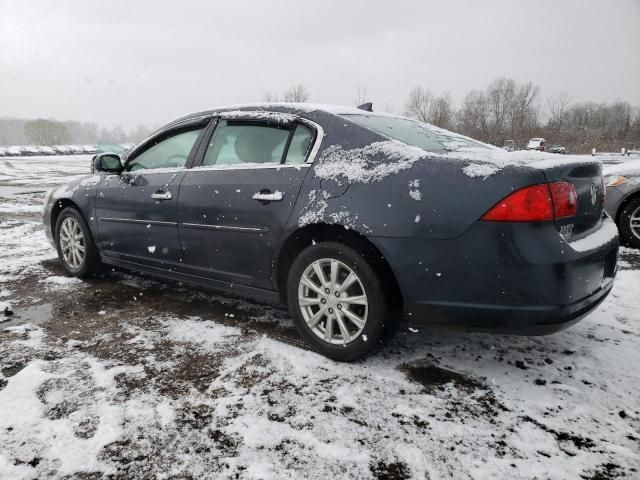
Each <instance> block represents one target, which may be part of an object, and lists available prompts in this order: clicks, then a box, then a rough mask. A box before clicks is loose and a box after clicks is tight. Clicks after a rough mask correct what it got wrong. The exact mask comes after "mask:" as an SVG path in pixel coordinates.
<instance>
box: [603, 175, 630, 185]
mask: <svg viewBox="0 0 640 480" xmlns="http://www.w3.org/2000/svg"><path fill="white" fill-rule="evenodd" d="M605 181H606V182H607V187H617V186H619V185H624V184H625V183H627V179H626V178H624V177H622V176H619V175H616V176H613V177H607V178H605Z"/></svg>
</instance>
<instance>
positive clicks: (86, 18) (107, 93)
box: [0, 0, 640, 127]
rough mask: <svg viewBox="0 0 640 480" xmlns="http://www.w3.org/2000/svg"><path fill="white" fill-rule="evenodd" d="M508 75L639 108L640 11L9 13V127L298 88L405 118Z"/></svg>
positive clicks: (124, 119) (184, 109)
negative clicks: (18, 120) (416, 94)
mask: <svg viewBox="0 0 640 480" xmlns="http://www.w3.org/2000/svg"><path fill="white" fill-rule="evenodd" d="M499 76H507V77H512V78H514V79H516V80H518V81H529V80H531V81H533V82H535V83H536V84H537V85H539V86H540V88H541V93H542V95H543V96H546V95H549V94H555V93H559V92H563V91H566V92H568V93H569V95H570V97H571V99H572V100H574V101H581V100H594V101H611V100H616V99H621V100H628V101H629V102H631V103H632V104H633V105H635V106H640V0H603V1H599V0H553V1H526V2H525V1H515V0H505V1H498V0H496V1H490V0H486V1H451V0H446V1H445V0H438V1H424V0H423V1H399V0H386V1H371V0H369V1H348V0H341V1H330V0H322V1H315V2H308V1H303V0H294V1H277V0H269V1H253V2H251V1H239V0H233V1H216V2H214V1H209V2H205V1H161V0H155V1H127V0H109V1H98V0H94V1H90V0H76V1H61V0H56V1H48V0H40V1H37V0H0V116H15V117H29V118H35V117H45V118H57V119H61V120H69V119H72V120H88V121H94V122H96V123H99V124H101V125H106V126H113V125H115V124H117V123H121V124H122V125H124V126H125V127H132V126H134V125H136V124H147V125H150V126H157V125H160V124H162V123H164V122H167V121H169V120H171V119H173V118H174V117H177V116H179V115H181V114H183V113H188V112H191V111H197V110H203V109H207V108H210V107H214V106H217V105H226V104H232V103H239V102H251V101H261V100H263V97H264V94H265V92H266V91H268V90H269V91H278V92H281V91H282V90H284V89H285V88H286V87H288V86H289V85H292V84H295V83H303V84H305V85H306V86H307V87H308V89H309V91H310V93H311V97H310V101H314V102H322V103H339V104H353V103H354V102H355V101H356V98H357V88H358V87H365V88H366V91H367V96H368V97H369V100H371V101H373V102H374V108H375V105H376V104H377V105H378V106H380V107H384V106H385V105H389V106H392V107H393V108H394V110H395V111H396V113H401V112H402V110H403V106H404V103H405V100H406V98H407V95H408V92H409V90H410V89H411V88H412V87H414V86H416V85H421V86H423V87H425V88H429V89H431V90H432V91H434V92H444V91H448V92H450V93H451V95H452V97H453V98H454V100H455V101H456V103H458V104H459V101H460V99H461V98H462V97H463V95H464V94H465V93H466V92H467V91H469V90H471V89H478V88H484V87H486V85H487V84H488V83H489V82H490V81H491V80H492V79H493V78H495V77H499Z"/></svg>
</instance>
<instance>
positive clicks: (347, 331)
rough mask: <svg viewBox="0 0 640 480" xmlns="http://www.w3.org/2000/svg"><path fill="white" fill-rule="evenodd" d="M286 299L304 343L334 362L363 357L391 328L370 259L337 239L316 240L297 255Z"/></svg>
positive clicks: (381, 340)
mask: <svg viewBox="0 0 640 480" xmlns="http://www.w3.org/2000/svg"><path fill="white" fill-rule="evenodd" d="M287 299H288V303H289V310H290V312H291V316H292V317H293V320H294V323H295V325H296V328H297V329H298V331H299V332H300V334H301V335H302V337H303V338H304V339H305V341H306V342H307V343H308V344H309V345H310V346H311V347H312V348H313V349H314V350H316V351H317V352H319V353H321V354H323V355H325V356H327V357H329V358H332V359H334V360H339V361H353V360H356V359H358V358H361V357H363V356H365V355H367V354H368V353H370V352H371V351H372V350H373V349H375V348H376V347H377V346H379V345H381V344H383V343H384V341H385V340H389V338H390V336H391V335H393V332H394V329H393V328H389V325H390V324H391V323H392V322H393V321H394V319H392V318H391V309H390V308H389V303H388V300H387V298H386V295H385V291H384V289H383V280H382V279H381V278H380V276H379V275H378V274H377V273H376V271H375V270H374V268H373V266H372V264H371V263H370V262H368V261H367V260H366V259H365V258H363V257H362V256H361V255H360V254H359V253H358V252H356V251H355V250H354V249H352V248H350V247H347V246H345V245H342V244H339V243H334V242H322V243H318V244H316V245H312V246H310V247H307V248H306V249H304V250H303V251H302V252H301V253H300V254H299V255H298V257H297V258H296V259H295V260H294V262H293V265H292V266H291V269H290V271H289V275H288V279H287Z"/></svg>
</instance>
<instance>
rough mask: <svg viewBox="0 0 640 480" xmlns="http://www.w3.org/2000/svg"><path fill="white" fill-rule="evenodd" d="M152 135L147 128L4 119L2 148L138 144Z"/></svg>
mask: <svg viewBox="0 0 640 480" xmlns="http://www.w3.org/2000/svg"><path fill="white" fill-rule="evenodd" d="M150 133H151V129H150V128H148V127H146V126H144V125H138V126H137V127H135V128H131V129H128V130H127V129H125V128H123V127H122V126H120V125H116V126H115V127H113V128H106V127H100V126H98V125H97V124H95V123H93V122H77V121H58V120H50V119H42V118H39V119H35V120H27V119H22V118H0V145H5V146H8V145H47V146H51V145H67V144H82V145H85V144H86V145H95V144H98V143H129V142H132V143H136V142H139V141H140V140H142V139H144V138H145V137H147V136H148V135H149V134H150Z"/></svg>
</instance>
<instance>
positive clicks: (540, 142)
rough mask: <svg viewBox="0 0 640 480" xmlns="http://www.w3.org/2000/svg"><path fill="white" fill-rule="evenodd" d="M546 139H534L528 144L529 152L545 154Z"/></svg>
mask: <svg viewBox="0 0 640 480" xmlns="http://www.w3.org/2000/svg"><path fill="white" fill-rule="evenodd" d="M544 145H545V143H544V138H532V139H531V140H529V143H527V150H539V151H541V152H544Z"/></svg>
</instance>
